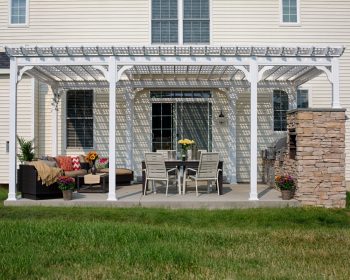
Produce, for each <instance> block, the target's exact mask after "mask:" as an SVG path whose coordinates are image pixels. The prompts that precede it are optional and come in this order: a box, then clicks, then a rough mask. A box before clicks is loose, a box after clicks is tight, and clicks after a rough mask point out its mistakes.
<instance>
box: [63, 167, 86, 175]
mask: <svg viewBox="0 0 350 280" xmlns="http://www.w3.org/2000/svg"><path fill="white" fill-rule="evenodd" d="M85 174H87V171H86V170H85V169H79V170H73V171H64V175H66V176H69V177H76V176H79V175H85Z"/></svg>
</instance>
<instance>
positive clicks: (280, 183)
mask: <svg viewBox="0 0 350 280" xmlns="http://www.w3.org/2000/svg"><path fill="white" fill-rule="evenodd" d="M275 183H276V186H277V187H278V188H279V189H280V190H281V194H282V200H289V199H291V198H292V197H293V193H294V188H295V182H294V179H293V177H292V176H290V175H282V176H276V177H275Z"/></svg>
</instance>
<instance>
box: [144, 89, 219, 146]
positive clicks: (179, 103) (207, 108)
mask: <svg viewBox="0 0 350 280" xmlns="http://www.w3.org/2000/svg"><path fill="white" fill-rule="evenodd" d="M210 97H211V94H210V92H208V91H180V92H179V91H162V92H151V98H152V150H153V151H156V150H178V149H179V145H178V144H177V141H178V140H179V139H182V138H188V139H193V140H194V141H195V142H196V145H197V147H198V149H201V150H207V151H211V149H212V104H211V98H210Z"/></svg>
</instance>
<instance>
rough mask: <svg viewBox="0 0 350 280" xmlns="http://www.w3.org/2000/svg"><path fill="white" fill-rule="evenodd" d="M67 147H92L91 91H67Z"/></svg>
mask: <svg viewBox="0 0 350 280" xmlns="http://www.w3.org/2000/svg"><path fill="white" fill-rule="evenodd" d="M66 124H67V148H92V147H93V135H94V129H93V126H94V125H93V124H94V121H93V92H92V90H70V91H68V92H67V123H66Z"/></svg>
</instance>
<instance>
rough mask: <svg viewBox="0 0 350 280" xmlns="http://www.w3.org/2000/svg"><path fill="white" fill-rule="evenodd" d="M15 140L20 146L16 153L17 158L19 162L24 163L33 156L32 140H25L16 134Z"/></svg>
mask: <svg viewBox="0 0 350 280" xmlns="http://www.w3.org/2000/svg"><path fill="white" fill-rule="evenodd" d="M17 141H18V144H19V148H20V153H19V154H17V156H18V159H19V160H20V161H21V163H24V162H26V161H32V160H33V159H34V157H35V153H34V146H33V141H34V140H28V141H27V140H25V139H24V138H22V137H19V136H17Z"/></svg>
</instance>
